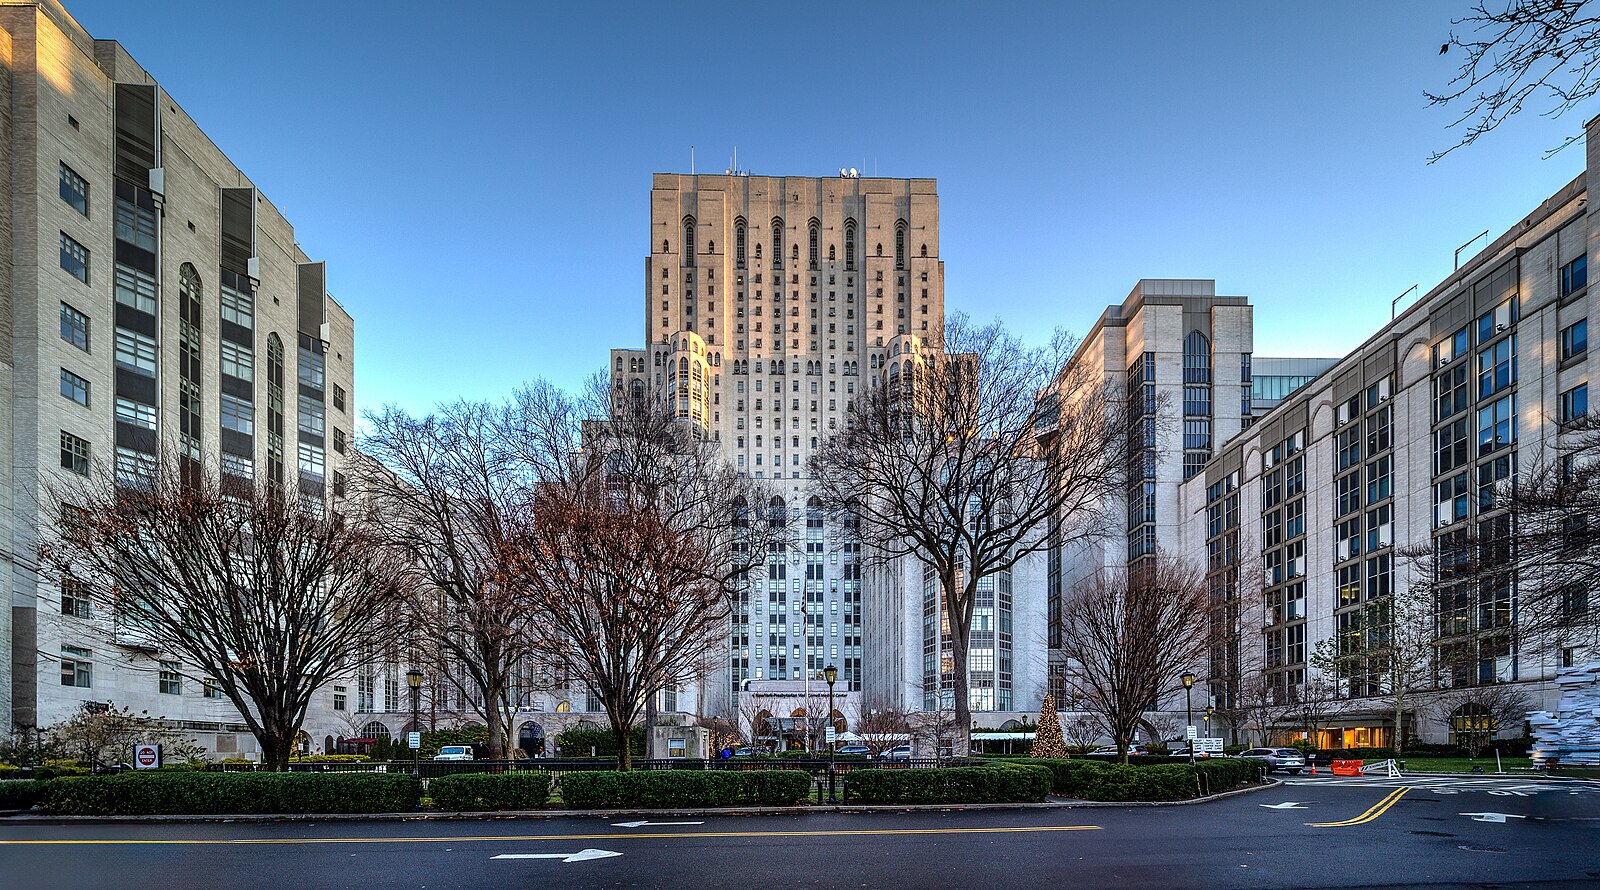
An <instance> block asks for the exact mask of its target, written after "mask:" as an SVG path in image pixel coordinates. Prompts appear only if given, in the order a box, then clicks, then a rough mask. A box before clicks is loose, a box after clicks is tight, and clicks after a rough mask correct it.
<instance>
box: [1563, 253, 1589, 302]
mask: <svg viewBox="0 0 1600 890" xmlns="http://www.w3.org/2000/svg"><path fill="white" fill-rule="evenodd" d="M1588 284H1589V255H1588V254H1584V255H1582V256H1580V257H1578V258H1577V259H1575V260H1573V261H1572V262H1570V263H1568V264H1566V265H1565V266H1562V267H1561V296H1563V297H1565V296H1567V295H1568V294H1570V293H1572V292H1574V291H1576V290H1578V289H1579V288H1583V287H1586V286H1588Z"/></svg>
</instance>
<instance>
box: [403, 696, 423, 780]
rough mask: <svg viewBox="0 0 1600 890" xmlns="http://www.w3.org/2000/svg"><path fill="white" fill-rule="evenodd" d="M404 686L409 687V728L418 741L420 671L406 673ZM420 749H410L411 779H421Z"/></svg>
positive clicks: (419, 732) (419, 728) (420, 699)
mask: <svg viewBox="0 0 1600 890" xmlns="http://www.w3.org/2000/svg"><path fill="white" fill-rule="evenodd" d="M406 685H407V686H409V687H411V728H412V729H413V730H416V732H417V736H418V739H419V740H420V738H421V735H422V724H421V722H420V721H421V719H422V718H421V707H420V705H421V703H422V671H419V670H417V669H416V668H412V669H411V670H409V671H406ZM421 750H422V749H421V747H420V745H419V747H416V748H412V749H411V778H413V779H416V778H421V776H422V770H421V763H420V761H419V759H418V758H419V756H420V754H421Z"/></svg>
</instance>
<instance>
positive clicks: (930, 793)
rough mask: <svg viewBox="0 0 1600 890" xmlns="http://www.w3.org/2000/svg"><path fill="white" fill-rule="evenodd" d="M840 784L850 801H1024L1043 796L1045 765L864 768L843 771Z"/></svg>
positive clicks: (1046, 776) (1047, 783) (1046, 786)
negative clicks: (846, 791)
mask: <svg viewBox="0 0 1600 890" xmlns="http://www.w3.org/2000/svg"><path fill="white" fill-rule="evenodd" d="M1063 762H1065V761H1063ZM845 785H846V787H847V789H848V791H849V799H850V801H851V802H852V803H887V804H930V803H931V804H955V803H1027V802H1038V801H1042V800H1044V796H1045V794H1047V793H1048V792H1049V791H1050V785H1051V771H1050V770H1049V769H1048V768H1046V767H1044V766H1040V765H1034V764H1030V765H1023V764H1020V763H1011V762H1004V763H991V764H987V765H984V766H963V767H953V768H950V769H865V770H853V771H851V772H850V773H848V774H846V776H845Z"/></svg>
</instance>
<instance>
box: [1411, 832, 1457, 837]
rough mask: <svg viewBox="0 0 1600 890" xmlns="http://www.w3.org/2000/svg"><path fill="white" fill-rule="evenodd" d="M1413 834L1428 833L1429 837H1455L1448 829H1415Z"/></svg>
mask: <svg viewBox="0 0 1600 890" xmlns="http://www.w3.org/2000/svg"><path fill="white" fill-rule="evenodd" d="M1411 833H1412V834H1421V835H1426V836H1427V837H1455V836H1456V835H1453V834H1450V833H1449V832H1447V831H1413V832H1411Z"/></svg>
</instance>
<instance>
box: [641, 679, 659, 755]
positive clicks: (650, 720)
mask: <svg viewBox="0 0 1600 890" xmlns="http://www.w3.org/2000/svg"><path fill="white" fill-rule="evenodd" d="M657 694H658V693H655V692H652V693H650V694H649V695H647V696H645V699H644V756H645V757H646V758H647V759H648V758H652V757H659V756H660V755H658V754H657V753H656V752H655V746H656V738H655V733H654V732H652V731H651V730H653V729H654V728H655V725H656V721H658V720H660V719H661V714H660V712H659V710H658V709H657V708H656V695H657Z"/></svg>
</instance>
